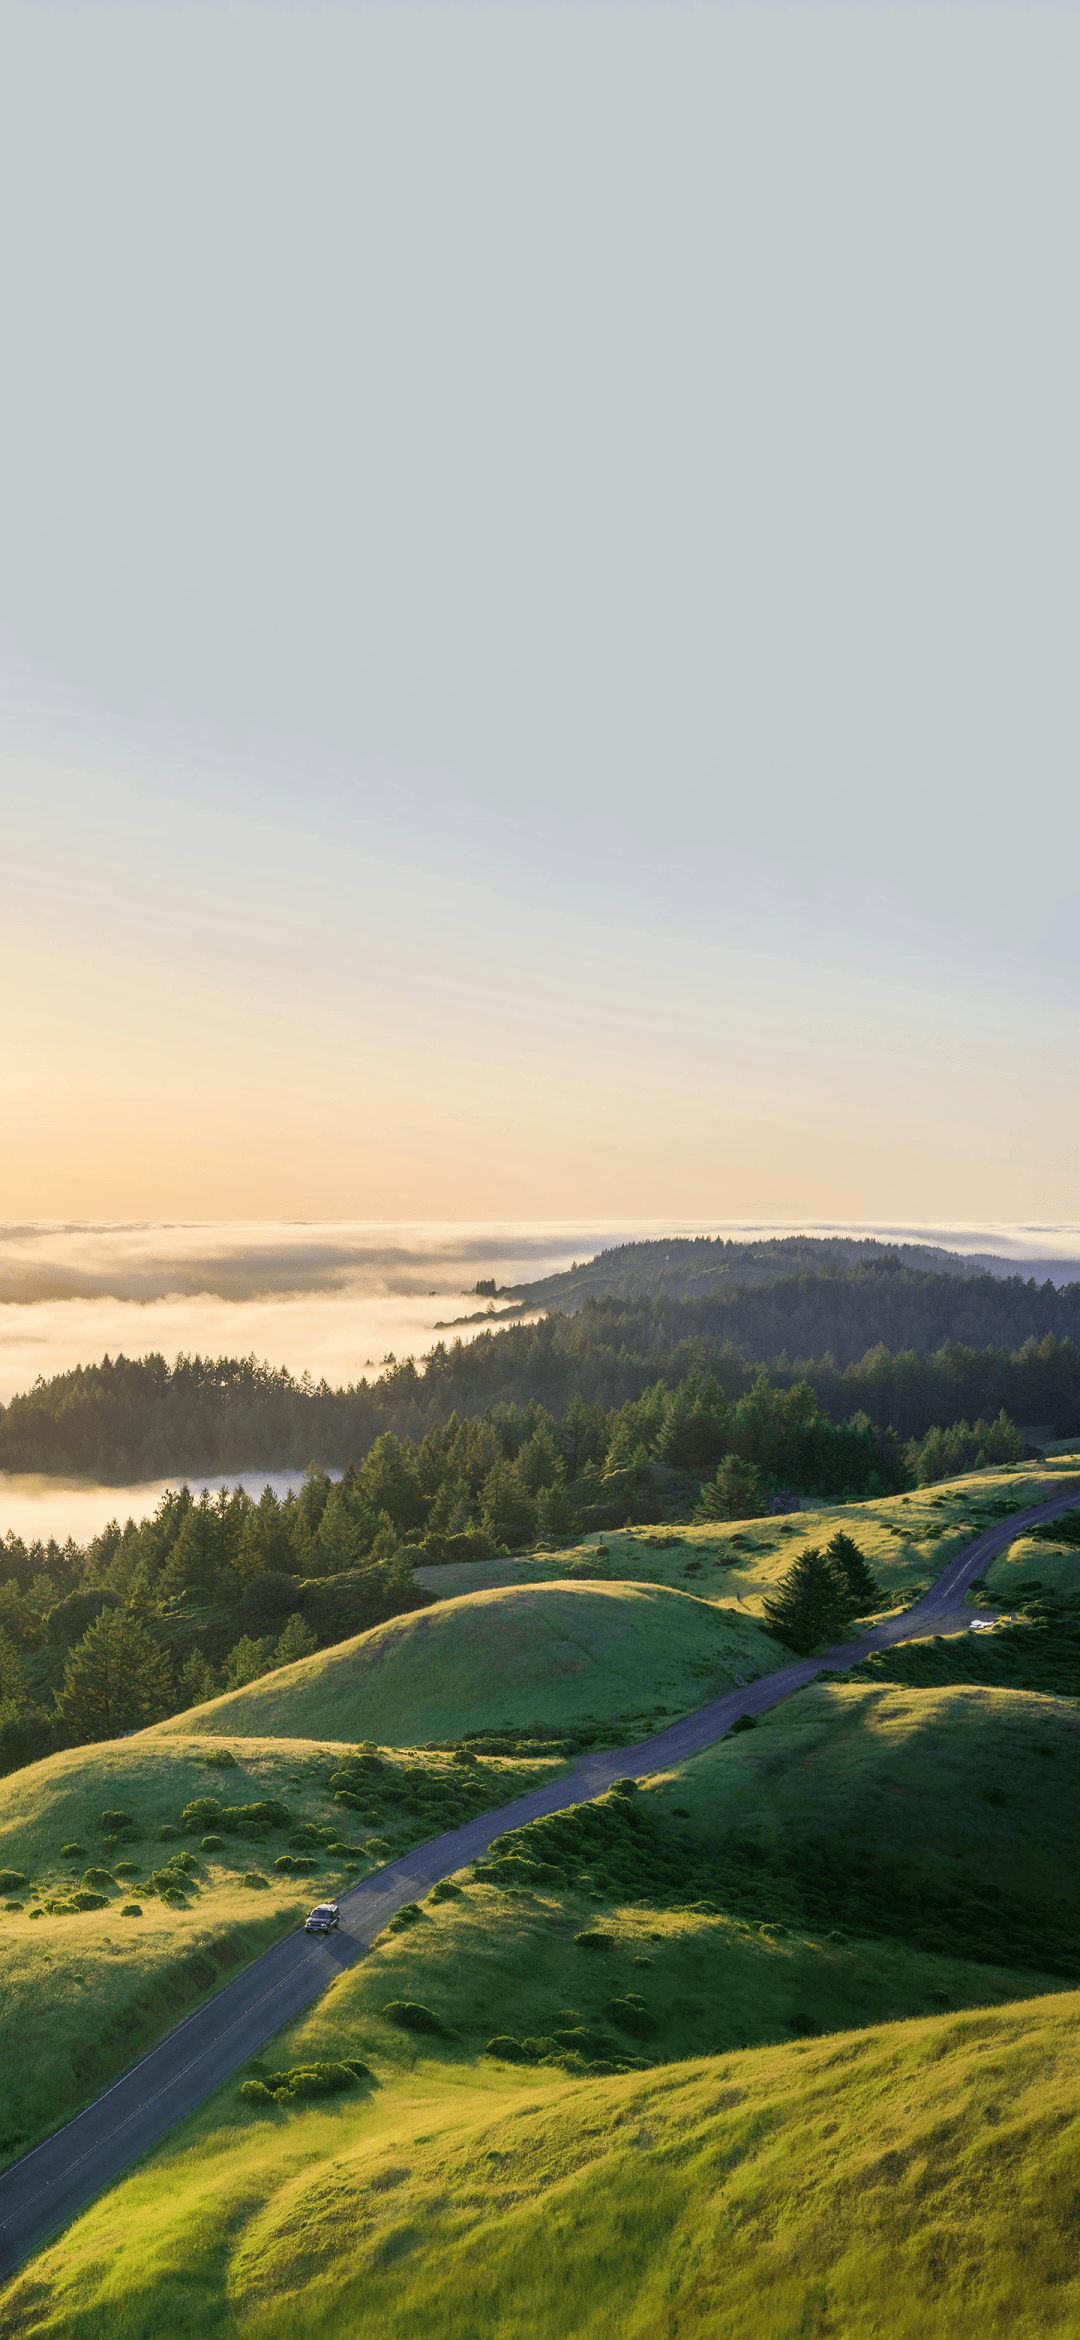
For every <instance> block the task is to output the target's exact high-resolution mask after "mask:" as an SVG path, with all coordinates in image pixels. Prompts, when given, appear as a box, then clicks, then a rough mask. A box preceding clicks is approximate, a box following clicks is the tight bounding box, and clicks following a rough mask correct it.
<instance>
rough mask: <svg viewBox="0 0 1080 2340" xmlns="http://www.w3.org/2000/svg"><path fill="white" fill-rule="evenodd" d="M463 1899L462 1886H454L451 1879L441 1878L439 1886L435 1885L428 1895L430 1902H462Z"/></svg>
mask: <svg viewBox="0 0 1080 2340" xmlns="http://www.w3.org/2000/svg"><path fill="white" fill-rule="evenodd" d="M461 1898H462V1894H461V1887H460V1885H455V1884H453V1883H452V1882H451V1879H450V1878H449V1877H440V1879H439V1882H438V1884H437V1885H433V1886H432V1888H431V1891H430V1893H429V1894H428V1900H429V1901H460V1900H461Z"/></svg>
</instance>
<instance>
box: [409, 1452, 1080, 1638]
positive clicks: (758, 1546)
mask: <svg viewBox="0 0 1080 2340" xmlns="http://www.w3.org/2000/svg"><path fill="white" fill-rule="evenodd" d="M1075 1475H1076V1464H1075V1460H1072V1459H1070V1458H1065V1459H1064V1460H1063V1461H1062V1463H1061V1464H1057V1463H1055V1462H1053V1461H1051V1462H1049V1463H1046V1464H1040V1465H1038V1466H1035V1465H1032V1464H1018V1465H1017V1466H1016V1467H1015V1468H1014V1469H1001V1470H987V1471H979V1472H972V1473H970V1474H969V1475H968V1476H967V1477H965V1478H961V1479H949V1480H945V1481H943V1482H942V1484H941V1485H940V1486H936V1487H923V1488H920V1489H918V1490H917V1491H916V1492H915V1493H913V1494H910V1495H889V1496H883V1497H882V1498H881V1500H880V1501H878V1502H876V1503H847V1504H833V1505H828V1504H825V1505H821V1506H819V1507H815V1506H813V1505H811V1504H808V1505H807V1507H806V1508H805V1509H804V1510H802V1511H801V1512H798V1513H796V1514H792V1515H790V1516H788V1517H781V1518H776V1519H772V1518H769V1519H751V1520H732V1521H730V1522H727V1521H724V1522H717V1523H713V1524H710V1525H707V1526H706V1525H701V1526H695V1525H673V1526H671V1527H646V1528H624V1529H611V1530H610V1531H608V1532H606V1533H604V1534H603V1535H596V1536H590V1537H588V1538H587V1539H586V1540H585V1541H584V1542H583V1543H581V1544H579V1545H576V1546H575V1547H574V1548H573V1549H572V1550H567V1551H563V1552H559V1553H538V1554H536V1555H535V1556H529V1557H527V1558H520V1559H516V1560H491V1561H479V1562H473V1563H469V1564H461V1565H454V1566H452V1567H445V1568H436V1567H432V1568H419V1569H417V1572H416V1575H417V1582H418V1583H419V1584H421V1585H424V1586H425V1587H426V1588H427V1589H428V1590H429V1591H431V1592H435V1593H438V1594H439V1595H440V1597H445V1596H446V1595H452V1594H458V1593H465V1592H469V1591H471V1590H473V1589H474V1588H480V1587H495V1586H500V1585H509V1584H524V1583H546V1582H550V1581H552V1580H553V1579H554V1578H555V1577H557V1576H561V1575H563V1574H565V1573H572V1572H573V1570H574V1569H575V1568H579V1567H580V1568H589V1569H592V1570H595V1571H597V1572H598V1574H599V1575H600V1576H601V1577H602V1578H608V1579H610V1580H612V1581H619V1582H624V1583H626V1582H628V1583H635V1584H640V1583H649V1584H663V1585H668V1586H672V1587H676V1588H679V1589H681V1590H683V1591H687V1592H689V1591H692V1592H694V1593H695V1594H696V1595H697V1596H698V1598H699V1599H702V1600H706V1601H720V1602H732V1601H734V1602H737V1603H738V1604H739V1605H740V1606H741V1607H742V1608H743V1609H744V1610H745V1612H746V1614H747V1615H748V1616H749V1617H752V1618H753V1617H760V1615H761V1604H762V1601H763V1600H764V1598H765V1596H766V1594H768V1593H771V1592H774V1591H775V1589H776V1585H777V1583H778V1581H779V1579H780V1577H781V1576H782V1575H783V1574H784V1572H785V1570H786V1569H787V1568H789V1567H790V1565H791V1562H792V1559H793V1557H794V1555H795V1553H796V1552H797V1551H799V1550H801V1549H802V1547H803V1546H804V1545H806V1544H822V1543H828V1541H829V1538H830V1537H831V1536H832V1535H834V1534H835V1532H836V1530H837V1529H838V1528H843V1529H844V1530H845V1531H846V1533H847V1534H848V1535H851V1536H854V1537H855V1538H856V1541H857V1542H858V1544H859V1545H860V1547H861V1549H862V1550H863V1551H864V1552H865V1553H866V1555H867V1558H868V1559H869V1561H870V1563H871V1566H872V1568H873V1570H874V1573H875V1575H876V1576H877V1578H878V1580H879V1582H880V1583H881V1584H882V1585H883V1587H884V1588H885V1591H886V1594H887V1596H888V1598H889V1600H890V1602H891V1603H892V1605H893V1606H902V1605H903V1602H904V1600H905V1599H908V1598H910V1596H911V1594H912V1593H913V1592H914V1591H915V1590H916V1589H917V1588H918V1587H919V1586H922V1585H927V1584H930V1583H932V1582H933V1579H934V1578H935V1577H936V1576H940V1574H941V1571H942V1569H943V1568H944V1567H945V1565H946V1563H947V1562H948V1561H949V1560H950V1559H951V1558H952V1557H953V1555H954V1553H956V1552H958V1551H960V1550H961V1548H962V1547H963V1545H964V1544H965V1543H969V1542H970V1541H971V1539H972V1537H973V1536H975V1535H978V1534H981V1533H982V1531H983V1530H984V1529H985V1528H987V1527H992V1526H995V1525H997V1524H998V1522H999V1521H1000V1520H1001V1519H1003V1518H1005V1517H1007V1516H1008V1511H1009V1510H1010V1509H1011V1510H1016V1511H1022V1510H1026V1509H1028V1508H1030V1507H1031V1506H1033V1505H1034V1504H1036V1503H1040V1502H1042V1501H1043V1500H1044V1499H1045V1498H1047V1497H1048V1496H1049V1495H1050V1494H1052V1493H1053V1491H1054V1488H1055V1484H1056V1482H1057V1480H1058V1479H1061V1480H1062V1481H1063V1482H1064V1483H1065V1484H1067V1483H1068V1482H1069V1480H1070V1479H1071V1478H1073V1477H1075Z"/></svg>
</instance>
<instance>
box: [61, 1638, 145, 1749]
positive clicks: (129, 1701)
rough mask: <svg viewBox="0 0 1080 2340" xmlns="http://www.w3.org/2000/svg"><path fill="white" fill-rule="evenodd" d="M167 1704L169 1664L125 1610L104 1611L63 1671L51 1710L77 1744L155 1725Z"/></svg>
mask: <svg viewBox="0 0 1080 2340" xmlns="http://www.w3.org/2000/svg"><path fill="white" fill-rule="evenodd" d="M171 1700H172V1663H171V1660H170V1658H169V1656H168V1654H167V1652H166V1651H165V1650H163V1649H159V1648H158V1645H157V1643H156V1642H155V1641H151V1639H150V1635H149V1634H148V1632H147V1631H146V1627H145V1626H144V1625H142V1624H141V1623H140V1621H139V1619H138V1618H137V1617H136V1616H133V1614H132V1612H131V1610H130V1609H104V1610H103V1611H102V1614H101V1616H100V1617H99V1618H98V1619H97V1622H96V1624H93V1625H91V1627H90V1629H89V1632H87V1633H85V1634H84V1635H83V1638H82V1640H81V1641H80V1642H79V1643H78V1645H77V1647H76V1648H75V1649H73V1650H72V1653H71V1656H70V1657H69V1659H68V1662H67V1664H66V1666H65V1668H64V1679H63V1683H62V1685H61V1687H60V1689H59V1690H58V1691H57V1693H56V1710H57V1714H58V1716H59V1718H60V1720H61V1722H62V1724H63V1726H64V1729H65V1731H66V1732H67V1733H68V1734H69V1735H70V1737H71V1738H72V1739H73V1740H74V1741H75V1743H76V1744H77V1745H78V1744H84V1743H85V1742H86V1741H87V1740H90V1739H115V1738H118V1737H119V1735H120V1733H121V1731H137V1730H140V1729H141V1728H142V1727H143V1725H144V1724H146V1723H152V1722H159V1721H160V1720H161V1717H162V1716H163V1715H166V1714H168V1712H169V1708H170V1704H171Z"/></svg>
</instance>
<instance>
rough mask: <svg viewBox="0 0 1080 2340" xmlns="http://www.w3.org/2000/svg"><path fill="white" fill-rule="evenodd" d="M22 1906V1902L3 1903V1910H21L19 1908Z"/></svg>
mask: <svg viewBox="0 0 1080 2340" xmlns="http://www.w3.org/2000/svg"><path fill="white" fill-rule="evenodd" d="M22 1906H23V1905H22V1902H21V1901H5V1903H4V1908H5V1909H12V1910H15V1909H21V1908H22Z"/></svg>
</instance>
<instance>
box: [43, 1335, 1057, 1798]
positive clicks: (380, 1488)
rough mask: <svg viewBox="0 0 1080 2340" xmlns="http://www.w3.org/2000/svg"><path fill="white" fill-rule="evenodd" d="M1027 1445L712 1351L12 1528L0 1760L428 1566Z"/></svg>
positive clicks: (113, 1713) (215, 1678) (267, 1664)
mask: <svg viewBox="0 0 1080 2340" xmlns="http://www.w3.org/2000/svg"><path fill="white" fill-rule="evenodd" d="M737 1378H738V1377H737ZM950 1442H951V1443H950ZM1019 1449H1020V1440H1019V1437H1018V1435H1017V1433H1016V1431H1015V1430H1014V1429H1013V1427H1012V1425H1011V1424H1010V1423H1009V1422H1008V1421H1007V1420H1006V1419H1005V1417H1004V1416H1000V1417H999V1418H998V1420H997V1421H995V1422H993V1423H986V1422H978V1423H976V1425H975V1428H974V1430H970V1429H969V1428H968V1426H967V1425H966V1424H964V1425H962V1426H957V1427H954V1428H953V1429H951V1430H950V1431H948V1432H947V1433H942V1432H941V1431H940V1430H936V1429H935V1430H934V1431H932V1432H931V1433H930V1434H929V1436H928V1438H927V1439H925V1440H924V1441H923V1442H922V1443H921V1445H920V1444H918V1443H917V1442H909V1443H908V1444H907V1445H906V1446H904V1445H902V1444H901V1442H900V1440H899V1439H898V1438H897V1437H896V1435H895V1433H894V1432H892V1431H891V1430H888V1429H886V1430H885V1431H879V1430H877V1429H876V1428H875V1426H874V1424H873V1423H872V1422H871V1421H870V1420H869V1418H868V1417H867V1416H866V1415H865V1414H855V1415H853V1416H851V1417H850V1418H849V1419H848V1420H847V1421H844V1422H839V1423H837V1422H831V1421H830V1420H829V1419H828V1418H827V1416H826V1415H824V1414H823V1413H822V1411H821V1410H820V1408H819V1406H818V1405H817V1403H816V1400H815V1398H814V1393H813V1390H812V1388H811V1386H810V1384H809V1383H808V1382H806V1381H802V1382H796V1383H794V1384H793V1385H791V1386H790V1387H787V1388H783V1387H779V1386H777V1385H776V1384H775V1383H774V1382H771V1381H770V1379H769V1377H768V1375H766V1374H765V1373H760V1374H759V1375H758V1376H757V1377H756V1378H755V1379H754V1380H753V1382H752V1383H751V1384H750V1386H749V1387H748V1388H747V1387H743V1388H742V1389H741V1390H740V1391H739V1392H738V1393H737V1394H736V1395H735V1396H734V1397H733V1398H732V1397H730V1396H729V1395H728V1392H727V1390H726V1389H725V1387H724V1385H723V1382H722V1381H721V1379H720V1378H719V1376H718V1375H716V1374H713V1373H708V1372H705V1371H703V1370H702V1368H701V1367H700V1366H694V1367H692V1368H691V1370H690V1372H689V1373H687V1374H685V1375H684V1376H683V1377H682V1378H681V1380H679V1381H678V1382H677V1383H676V1384H675V1386H674V1387H671V1386H669V1385H668V1383H667V1382H665V1381H664V1380H656V1381H654V1382H652V1383H650V1384H649V1385H648V1386H647V1387H646V1388H645V1389H644V1390H643V1391H642V1392H641V1393H640V1395H639V1396H637V1397H632V1398H627V1399H624V1400H623V1402H622V1404H621V1405H618V1406H613V1407H605V1406H603V1405H601V1404H600V1403H598V1402H595V1401H593V1402H590V1401H589V1400H588V1399H586V1398H585V1397H583V1396H582V1395H581V1393H580V1391H579V1392H576V1393H575V1395H574V1397H573V1398H572V1400H571V1402H570V1404H569V1405H568V1407H567V1408H566V1411H565V1413H564V1414H562V1415H561V1416H556V1415H555V1414H553V1413H552V1412H551V1411H550V1410H549V1409H548V1408H546V1407H544V1406H543V1405H541V1404H540V1403H539V1401H537V1400H535V1399H532V1400H530V1401H529V1402H528V1404H526V1405H524V1406H517V1405H501V1406H497V1407H494V1408H489V1409H487V1410H486V1411H485V1412H484V1413H483V1414H481V1415H480V1416H479V1417H475V1418H472V1419H469V1418H466V1417H463V1416H459V1415H452V1416H451V1418H450V1420H449V1421H447V1422H444V1423H441V1424H437V1425H435V1426H434V1427H432V1428H431V1429H429V1430H428V1431H427V1432H426V1433H425V1435H424V1436H423V1438H422V1439H420V1440H414V1439H412V1438H408V1437H406V1438H399V1437H398V1436H397V1435H396V1434H395V1433H394V1432H393V1431H383V1432H381V1433H380V1434H379V1436H378V1437H377V1438H376V1439H375V1441H374V1444H373V1445H372V1446H371V1447H370V1448H369V1449H368V1452H367V1453H366V1455H364V1456H363V1457H362V1458H361V1459H359V1460H358V1461H357V1462H355V1463H351V1464H350V1465H349V1467H348V1468H347V1470H346V1471H345V1473H344V1475H343V1477H342V1478H341V1479H340V1480H339V1481H337V1482H336V1483H335V1482H333V1481H332V1480H331V1478H330V1476H329V1474H328V1473H327V1472H326V1471H325V1470H323V1469H322V1468H321V1467H319V1466H318V1465H314V1464H313V1465H312V1466H311V1467H310V1468H309V1469H308V1471H307V1472H306V1474H305V1477H304V1481H303V1485H302V1487H301V1488H300V1490H299V1492H298V1493H296V1494H291V1493H290V1494H289V1495H287V1496H286V1498H285V1499H284V1501H281V1502H279V1501H278V1499H277V1498H276V1496H275V1495H274V1493H273V1491H272V1489H270V1488H269V1487H268V1488H266V1489H265V1491H264V1493H263V1494H262V1496H261V1497H260V1498H259V1500H258V1501H257V1502H255V1501H253V1500H252V1498H251V1497H250V1496H249V1495H247V1494H246V1493H245V1491H244V1490H243V1488H240V1487H236V1488H234V1489H233V1490H232V1491H230V1490H229V1489H228V1488H226V1489H224V1490H222V1492H221V1493H220V1494H218V1495H216V1496H213V1497H211V1496H210V1495H208V1494H204V1495H203V1496H201V1497H200V1498H199V1499H198V1500H196V1499H195V1498H194V1497H193V1496H192V1494H191V1492H190V1489H189V1488H188V1487H186V1486H185V1487H183V1488H182V1489H180V1490H178V1491H175V1492H170V1493H168V1494H166V1495H165V1497H164V1498H163V1500H162V1501H161V1503H160V1504H159V1505H158V1508H157V1510H156V1511H155V1513H154V1514H153V1517H152V1518H150V1519H146V1520H142V1521H140V1522H138V1523H136V1522H135V1521H134V1520H128V1522H127V1523H126V1525H125V1526H123V1527H121V1525H120V1524H119V1522H118V1521H113V1522H112V1523H111V1524H110V1525H109V1526H108V1527H107V1528H105V1529H104V1531H103V1532H102V1534H101V1535H99V1536H97V1537H95V1538H94V1540H93V1541H92V1542H91V1543H90V1544H88V1545H87V1546H85V1547H80V1546H78V1545H76V1544H75V1543H73V1542H69V1543H67V1544H65V1545H64V1546H63V1547H61V1546H59V1545H58V1544H56V1543H55V1542H52V1543H49V1544H47V1545H45V1544H41V1543H38V1544H34V1545H31V1546H27V1545H25V1544H24V1543H23V1542H21V1540H20V1539H19V1538H18V1537H16V1536H14V1535H10V1534H9V1535H8V1537H7V1538H6V1540H5V1542H4V1544H3V1545H2V1546H0V1769H11V1768H12V1767H13V1766H14V1765H16V1764H17V1763H21V1762H28V1761H32V1760H33V1759H34V1758H35V1757H36V1756H38V1755H41V1754H45V1753H48V1752H49V1751H50V1750H51V1748H52V1747H54V1746H57V1745H63V1744H77V1743H81V1742H82V1741H84V1740H86V1739H91V1738H102V1737H106V1738H107V1737H111V1736H115V1735H116V1734H117V1733H119V1732H121V1731H125V1730H132V1729H137V1728H139V1727H141V1726H142V1725H143V1724H145V1723H147V1722H151V1721H154V1720H156V1719H158V1718H159V1717H160V1716H162V1715H165V1714H167V1713H170V1712H174V1711H178V1710H179V1709H181V1708H185V1707H190V1706H192V1705H196V1704H199V1703H200V1702H201V1701H203V1700H205V1699H207V1698H209V1697H212V1696H213V1695H214V1694H215V1693H216V1692H217V1691H218V1690H221V1689H230V1688H239V1687H242V1685H243V1684H244V1683H246V1682H249V1681H253V1680H255V1679H256V1678H257V1677H258V1676H260V1675H261V1674H264V1673H266V1672H267V1671H268V1670H269V1669H271V1668H272V1667H274V1666H279V1665H286V1664H289V1663H291V1662H292V1661H293V1660H295V1659H297V1658H302V1657H304V1656H307V1655H309V1654H311V1653H312V1652H314V1651H315V1650H316V1649H318V1648H322V1647H325V1646H327V1645H328V1644H330V1643H333V1642H336V1641H340V1640H343V1639H344V1638H346V1637H347V1636H348V1635H350V1634H354V1633H358V1632H361V1631H363V1630H365V1629H366V1628H367V1627H369V1626H371V1625H375V1624H378V1623H379V1622H380V1621H382V1620H383V1619H385V1618H387V1617H390V1616H394V1615H397V1614H399V1613H400V1612H402V1611H404V1610H407V1609H410V1608H415V1607H417V1606H422V1605H424V1604H425V1603H427V1602H428V1601H429V1600H431V1599H432V1597H433V1595H432V1594H431V1593H430V1592H429V1591H427V1590H423V1589H421V1588H420V1587H419V1586H418V1585H417V1582H416V1579H415V1575H414V1570H415V1568H416V1566H417V1564H418V1563H419V1564H428V1565H431V1564H433V1563H435V1564H437V1563H441V1562H447V1561H453V1560H481V1559H486V1558H493V1557H497V1556H499V1555H500V1554H505V1553H508V1552H512V1551H520V1550H524V1549H527V1548H529V1547H530V1546H532V1545H534V1544H536V1543H537V1542H538V1541H542V1542H543V1543H545V1544H548V1545H559V1544H565V1543H567V1542H570V1541H572V1540H573V1539H574V1538H576V1537H578V1536H580V1535H581V1534H582V1533H583V1532H584V1531H586V1530H590V1529H593V1530H595V1529H598V1528H600V1529H603V1528H609V1527H615V1526H622V1525H624V1524H630V1523H631V1522H637V1523H645V1522H659V1521H663V1520H669V1521H670V1520H675V1519H679V1518H682V1519H685V1518H686V1517H687V1516H688V1515H689V1514H691V1513H694V1514H695V1515H696V1516H698V1517H703V1518H710V1519H719V1518H729V1519H730V1518H743V1517H747V1516H750V1515H752V1514H755V1513H759V1512H761V1511H762V1510H765V1509H767V1508H768V1506H769V1504H770V1502H771V1501H774V1500H776V1499H777V1498H778V1497H779V1496H781V1494H784V1495H786V1494H788V1493H789V1492H790V1491H791V1490H800V1491H802V1492H805V1493H808V1494H817V1495H820V1496H822V1497H825V1498H829V1499H832V1500H834V1501H835V1500H844V1499H855V1500H858V1499H864V1500H865V1499H867V1498H873V1497H874V1496H878V1495H882V1494H885V1493H887V1492H889V1491H890V1490H894V1489H897V1488H900V1487H902V1486H905V1485H908V1484H910V1482H911V1480H912V1478H916V1479H918V1478H925V1477H927V1476H940V1475H943V1473H944V1470H945V1468H946V1466H947V1465H949V1464H950V1463H951V1465H952V1467H956V1468H959V1467H963V1465H964V1463H965V1462H968V1461H974V1462H976V1463H987V1462H993V1461H1000V1460H1011V1459H1014V1458H1015V1456H1016V1455H1017V1454H1018V1452H1019ZM973 1450H974V1451H973Z"/></svg>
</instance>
